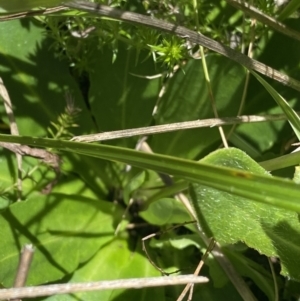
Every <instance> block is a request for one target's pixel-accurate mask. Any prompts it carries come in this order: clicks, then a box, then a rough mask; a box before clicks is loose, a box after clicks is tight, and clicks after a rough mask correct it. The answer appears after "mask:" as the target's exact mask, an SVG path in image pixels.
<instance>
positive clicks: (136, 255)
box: [46, 238, 165, 301]
mask: <svg viewBox="0 0 300 301" xmlns="http://www.w3.org/2000/svg"><path fill="white" fill-rule="evenodd" d="M140 251H141V250H140V248H137V249H136V250H134V251H131V250H130V248H129V246H128V242H127V241H126V240H124V239H120V238H115V239H114V240H112V241H111V242H109V243H108V244H106V245H105V246H103V247H102V248H100V249H99V250H98V252H97V253H96V255H95V256H94V257H93V258H92V259H91V260H90V261H88V262H87V263H86V264H85V265H83V266H81V267H80V268H79V269H78V270H77V271H76V272H75V273H74V274H73V275H72V278H71V280H70V282H82V281H83V279H84V281H86V282H87V281H100V280H116V279H125V278H144V277H154V276H159V275H160V273H159V272H158V271H157V270H156V269H155V268H154V267H153V266H152V265H151V264H150V263H149V261H148V259H147V258H145V257H144V256H143V255H142V254H141V253H140ZM46 300H48V301H50V300H51V301H56V300H62V296H52V297H49V298H47V299H46ZM63 300H64V301H73V300H74V301H75V300H85V301H96V300H101V301H109V300H141V301H152V300H165V297H164V289H163V288H151V289H143V290H128V289H127V290H113V291H112V290H105V291H99V292H97V291H95V292H82V293H75V294H69V295H65V296H64V299H63Z"/></svg>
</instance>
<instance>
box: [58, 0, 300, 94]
mask: <svg viewBox="0 0 300 301" xmlns="http://www.w3.org/2000/svg"><path fill="white" fill-rule="evenodd" d="M64 5H65V6H67V7H71V8H75V9H78V10H83V11H87V12H90V13H93V14H97V15H99V16H104V17H109V18H111V19H116V20H121V21H125V22H129V23H133V24H137V25H144V26H147V27H152V28H155V29H158V30H161V31H165V32H168V33H170V34H173V35H176V36H179V37H184V38H185V39H186V40H188V41H190V42H191V43H195V44H197V45H202V46H204V47H206V48H208V49H210V50H212V51H215V52H217V53H220V54H222V55H224V56H226V57H228V58H230V59H231V60H233V61H235V62H238V63H239V64H241V65H243V66H245V67H246V68H247V69H250V70H254V71H257V72H259V73H261V74H263V75H265V76H267V77H269V78H272V79H274V80H276V81H278V82H280V83H282V84H284V85H287V86H290V87H291V88H293V89H295V90H297V91H300V82H299V81H298V80H296V79H294V78H291V77H289V76H288V75H286V74H283V73H281V72H279V71H278V70H275V69H273V68H271V67H269V66H267V65H265V64H263V63H261V62H259V61H256V60H253V59H251V58H249V57H248V56H246V55H244V54H242V53H240V52H237V51H235V50H233V49H232V48H230V47H228V46H226V45H224V44H222V43H219V42H217V41H215V40H213V39H210V38H208V37H206V36H204V35H202V34H198V33H197V32H195V31H193V30H190V29H187V28H185V27H183V26H177V25H175V24H172V23H168V22H166V21H163V20H158V19H154V18H152V17H149V16H145V15H142V14H137V13H133V12H128V11H122V10H119V9H116V8H112V7H109V6H105V5H101V4H98V3H92V2H86V1H70V2H66V3H65V4H64Z"/></svg>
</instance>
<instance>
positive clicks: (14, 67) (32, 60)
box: [0, 20, 123, 197]
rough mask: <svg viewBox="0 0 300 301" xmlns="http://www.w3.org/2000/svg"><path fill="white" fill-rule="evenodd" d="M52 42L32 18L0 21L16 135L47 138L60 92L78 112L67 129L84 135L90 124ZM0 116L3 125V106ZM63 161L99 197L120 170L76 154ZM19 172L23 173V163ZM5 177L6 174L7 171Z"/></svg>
mask: <svg viewBox="0 0 300 301" xmlns="http://www.w3.org/2000/svg"><path fill="white" fill-rule="evenodd" d="M12 33H13V34H12ZM53 42H54V41H53V40H52V39H50V38H49V37H48V38H47V36H46V35H45V29H44V28H43V27H41V26H38V25H37V24H36V22H31V21H29V22H28V24H27V26H23V25H22V22H20V21H19V20H15V21H10V22H2V23H1V26H0V72H1V77H2V79H3V81H4V84H5V86H6V88H7V90H8V93H9V95H10V98H11V101H12V104H13V109H14V115H15V118H16V123H17V125H18V128H19V131H20V134H21V135H32V134H33V133H34V134H35V135H38V136H49V135H50V134H49V133H48V132H47V128H48V127H49V126H50V125H51V122H54V123H57V120H58V117H59V116H60V115H61V114H62V113H63V112H64V111H65V107H66V105H67V102H66V95H65V94H66V93H70V95H71V97H72V98H73V99H74V105H75V106H76V107H77V108H79V109H80V110H81V111H80V114H79V117H78V118H77V119H75V123H77V124H78V127H77V128H72V129H70V131H71V132H73V133H74V135H79V134H82V133H90V132H91V131H92V129H93V128H94V124H93V120H92V116H91V113H90V111H89V110H88V109H87V107H86V103H85V101H84V99H83V97H82V94H81V91H80V89H79V87H78V84H77V83H76V81H75V80H74V78H73V77H72V76H71V75H70V69H69V66H68V64H67V63H66V62H65V61H62V60H59V59H58V58H56V57H55V54H54V52H53V51H52V50H51V49H53V48H51V46H53ZM0 115H1V118H2V119H3V120H5V121H6V122H7V124H8V120H7V116H6V113H5V111H4V107H3V106H0ZM63 163H64V164H63V168H64V170H68V171H72V172H74V171H76V172H77V171H80V177H81V178H82V179H83V180H84V181H85V182H86V183H88V185H89V187H93V189H94V190H95V191H97V193H98V195H99V196H102V197H104V196H105V195H106V194H107V190H106V183H109V182H110V176H111V175H112V174H116V173H118V172H116V170H117V169H118V168H119V170H121V168H123V167H119V166H117V165H114V166H113V167H112V163H110V162H105V161H101V160H99V159H98V160H97V159H94V158H87V157H86V158H85V159H83V158H79V157H78V156H76V155H74V156H68V157H65V158H64V160H63ZM119 165H120V164H119ZM95 166H98V168H94V167H95ZM24 170H25V171H28V170H27V169H26V167H24ZM5 177H7V178H8V177H10V173H7V174H6V176H5ZM11 184H13V183H11Z"/></svg>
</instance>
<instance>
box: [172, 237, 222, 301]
mask: <svg viewBox="0 0 300 301" xmlns="http://www.w3.org/2000/svg"><path fill="white" fill-rule="evenodd" d="M215 244H216V242H215V240H214V239H211V241H210V243H209V245H208V247H207V248H206V251H205V253H204V255H203V256H202V258H201V260H200V262H199V264H198V266H197V268H196V270H195V272H194V275H195V276H198V275H199V273H200V271H201V269H202V267H203V265H204V263H205V260H206V259H207V257H208V255H209V253H210V252H211V251H212V250H213V248H214V246H215ZM193 288H194V283H188V284H187V285H186V286H185V288H184V290H183V291H182V293H181V294H180V296H179V297H178V299H177V301H182V300H183V298H184V297H185V295H186V293H187V292H188V291H189V290H190V295H189V298H188V301H189V300H192V293H193Z"/></svg>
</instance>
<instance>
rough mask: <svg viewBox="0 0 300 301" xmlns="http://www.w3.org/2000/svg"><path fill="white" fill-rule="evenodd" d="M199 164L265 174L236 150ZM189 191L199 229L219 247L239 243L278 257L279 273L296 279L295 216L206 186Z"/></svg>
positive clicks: (299, 229)
mask: <svg viewBox="0 0 300 301" xmlns="http://www.w3.org/2000/svg"><path fill="white" fill-rule="evenodd" d="M201 162H203V163H206V164H214V165H217V166H230V167H233V168H236V169H240V170H247V171H249V172H251V173H253V174H260V175H265V174H266V171H265V170H264V169H263V168H262V167H261V166H259V165H258V164H257V163H256V162H255V161H253V160H252V159H251V158H250V157H248V156H247V155H246V154H245V153H243V152H242V151H240V150H237V149H223V150H219V151H215V152H214V153H212V154H210V155H208V156H207V157H205V158H204V159H203V160H201ZM191 189H192V195H193V197H192V203H193V205H194V208H195V211H196V213H197V215H198V219H199V223H200V226H202V227H203V229H204V231H206V232H207V235H213V236H214V237H215V238H216V239H217V241H219V242H220V243H222V244H234V243H236V242H238V241H242V242H244V243H246V244H247V245H248V246H249V247H251V248H254V249H256V250H257V251H259V252H260V253H262V254H264V255H266V256H276V257H279V258H280V261H281V264H282V274H283V275H285V276H289V277H291V278H294V279H300V272H299V271H300V266H299V263H296V262H295V260H294V258H296V257H297V254H298V253H299V252H300V247H299V246H300V235H299V234H300V226H299V221H298V215H297V213H293V212H291V211H287V210H283V209H280V208H275V207H270V206H267V205H266V204H262V203H251V202H249V201H248V200H247V199H244V198H240V197H237V196H235V195H233V194H231V193H227V192H221V191H220V190H216V189H212V188H210V187H208V186H206V185H198V184H192V188H191ZM299 191H300V190H299ZM291 231H293V232H294V234H293V235H291ZM283 250H285V252H283Z"/></svg>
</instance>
